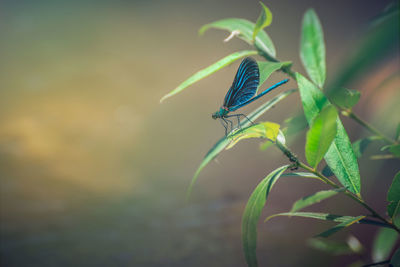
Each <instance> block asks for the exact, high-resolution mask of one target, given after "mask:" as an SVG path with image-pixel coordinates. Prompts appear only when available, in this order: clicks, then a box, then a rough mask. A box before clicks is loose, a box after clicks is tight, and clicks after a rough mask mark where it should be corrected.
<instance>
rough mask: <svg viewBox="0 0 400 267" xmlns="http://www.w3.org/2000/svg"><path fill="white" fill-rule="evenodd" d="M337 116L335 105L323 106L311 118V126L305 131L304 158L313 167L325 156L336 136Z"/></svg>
mask: <svg viewBox="0 0 400 267" xmlns="http://www.w3.org/2000/svg"><path fill="white" fill-rule="evenodd" d="M337 116H338V114H337V111H336V108H335V107H333V106H331V105H328V106H325V107H324V108H323V109H322V110H321V112H320V113H319V114H318V115H317V116H316V117H315V118H314V119H313V122H312V125H311V128H310V130H309V131H308V132H307V141H306V158H307V161H308V164H310V166H311V167H313V168H314V169H315V168H316V167H317V165H318V163H319V162H320V161H321V160H322V158H323V157H324V156H325V153H326V152H327V151H328V149H329V147H330V146H331V144H332V141H333V139H334V138H335V136H336V129H337V124H336V120H337Z"/></svg>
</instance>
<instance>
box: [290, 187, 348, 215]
mask: <svg viewBox="0 0 400 267" xmlns="http://www.w3.org/2000/svg"><path fill="white" fill-rule="evenodd" d="M343 191H344V188H340V189H332V190H323V191H319V192H316V193H314V194H312V195H310V196H306V197H303V198H301V199H299V200H297V201H296V202H295V203H294V204H293V206H292V209H291V210H290V212H296V211H299V210H301V209H304V208H306V207H308V206H310V205H313V204H315V203H319V202H321V201H322V200H324V199H327V198H330V197H333V196H334V195H336V194H337V193H339V192H343Z"/></svg>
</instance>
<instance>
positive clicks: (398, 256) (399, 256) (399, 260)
mask: <svg viewBox="0 0 400 267" xmlns="http://www.w3.org/2000/svg"><path fill="white" fill-rule="evenodd" d="M390 264H392V265H393V267H399V266H400V248H398V249H397V250H396V252H395V253H394V254H393V256H392V258H391V259H390Z"/></svg>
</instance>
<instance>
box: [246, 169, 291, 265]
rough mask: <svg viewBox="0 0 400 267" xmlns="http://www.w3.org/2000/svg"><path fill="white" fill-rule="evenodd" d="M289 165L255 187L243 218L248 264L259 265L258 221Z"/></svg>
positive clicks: (275, 171) (274, 172) (272, 173)
mask: <svg viewBox="0 0 400 267" xmlns="http://www.w3.org/2000/svg"><path fill="white" fill-rule="evenodd" d="M288 168H289V165H285V166H282V167H280V168H278V169H276V170H274V171H273V172H271V173H270V174H269V175H268V176H267V177H265V178H264V179H263V180H262V181H261V182H260V183H259V184H258V185H257V187H256V188H255V189H254V191H253V193H252V194H251V196H250V198H249V200H248V201H247V205H246V208H245V210H244V213H243V218H242V244H243V251H244V255H245V258H246V262H247V265H248V266H257V256H256V247H257V223H258V220H259V218H260V215H261V211H262V209H263V208H264V206H265V203H266V201H267V198H268V194H269V192H270V191H271V188H272V186H273V185H274V184H275V182H276V181H277V180H278V179H279V177H280V176H281V175H282V173H283V172H284V171H286V170H287V169H288Z"/></svg>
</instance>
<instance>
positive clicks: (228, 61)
mask: <svg viewBox="0 0 400 267" xmlns="http://www.w3.org/2000/svg"><path fill="white" fill-rule="evenodd" d="M256 54H257V51H253V50H244V51H239V52H235V53H233V54H230V55H229V56H226V57H224V58H223V59H220V60H218V61H217V62H215V63H214V64H212V65H210V66H208V67H207V68H204V69H202V70H199V71H198V72H196V73H195V74H193V75H192V76H190V77H189V78H188V79H186V80H185V81H184V82H183V83H181V84H180V85H179V86H178V87H176V88H175V89H174V90H172V91H171V92H169V93H168V94H166V95H165V96H163V97H162V98H161V100H160V102H162V101H164V100H165V99H167V98H168V97H171V96H173V95H175V94H177V93H179V92H181V91H182V90H184V89H185V88H186V87H188V86H190V85H192V84H194V83H196V82H198V81H200V80H201V79H203V78H205V77H207V76H209V75H211V74H213V73H214V72H217V71H218V70H220V69H222V68H224V67H226V66H227V65H229V64H231V63H232V62H234V61H236V60H238V59H240V58H242V57H246V56H251V55H256Z"/></svg>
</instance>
